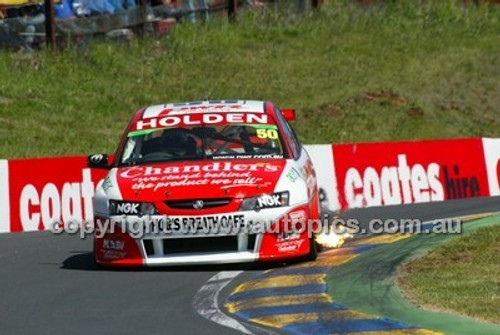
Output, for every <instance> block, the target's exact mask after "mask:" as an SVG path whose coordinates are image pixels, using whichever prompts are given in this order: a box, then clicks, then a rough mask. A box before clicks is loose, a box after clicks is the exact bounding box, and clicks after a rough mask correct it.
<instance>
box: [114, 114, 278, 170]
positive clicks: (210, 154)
mask: <svg viewBox="0 0 500 335" xmlns="http://www.w3.org/2000/svg"><path fill="white" fill-rule="evenodd" d="M282 143H283V142H282V139H281V136H280V133H279V130H278V126H277V125H275V124H253V123H247V124H244V123H243V124H220V125H217V124H216V125H213V124H210V125H201V126H195V127H187V126H181V127H178V126H177V127H175V128H173V127H169V128H160V129H148V130H141V131H132V132H130V133H129V134H128V140H127V142H126V144H125V146H124V149H123V151H122V154H121V158H120V165H122V166H123V165H137V164H145V163H159V162H171V161H185V160H219V159H281V158H284V151H283V145H282Z"/></svg>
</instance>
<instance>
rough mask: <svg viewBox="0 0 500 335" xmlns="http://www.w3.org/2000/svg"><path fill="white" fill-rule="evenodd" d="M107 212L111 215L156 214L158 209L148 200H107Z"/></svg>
mask: <svg viewBox="0 0 500 335" xmlns="http://www.w3.org/2000/svg"><path fill="white" fill-rule="evenodd" d="M109 214H111V215H139V216H142V215H156V214H158V211H157V210H156V207H155V205H154V204H152V203H150V202H133V201H120V200H109Z"/></svg>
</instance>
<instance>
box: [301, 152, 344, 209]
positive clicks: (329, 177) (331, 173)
mask: <svg viewBox="0 0 500 335" xmlns="http://www.w3.org/2000/svg"><path fill="white" fill-rule="evenodd" d="M304 147H305V148H306V150H307V153H308V154H309V156H310V157H311V160H312V162H313V165H314V170H316V175H317V178H318V187H319V188H320V189H322V190H323V191H324V192H325V195H326V201H325V202H323V203H322V204H321V205H322V206H324V207H326V208H328V209H329V210H331V211H336V210H339V209H340V203H339V193H338V188H337V176H336V174H335V161H334V157H333V150H332V145H331V144H323V145H305V146H304Z"/></svg>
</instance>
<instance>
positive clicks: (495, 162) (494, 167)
mask: <svg viewBox="0 0 500 335" xmlns="http://www.w3.org/2000/svg"><path fill="white" fill-rule="evenodd" d="M483 150H484V161H485V163H486V172H487V174H488V185H489V189H490V196H495V195H500V182H499V177H500V164H499V162H500V139H498V138H483Z"/></svg>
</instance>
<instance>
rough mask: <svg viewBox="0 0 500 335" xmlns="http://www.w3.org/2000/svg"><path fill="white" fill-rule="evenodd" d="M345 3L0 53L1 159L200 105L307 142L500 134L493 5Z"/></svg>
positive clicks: (107, 135) (113, 134) (104, 141)
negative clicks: (263, 107)
mask: <svg viewBox="0 0 500 335" xmlns="http://www.w3.org/2000/svg"><path fill="white" fill-rule="evenodd" d="M352 2H353V1H350V0H349V1H347V0H345V1H330V2H327V4H326V5H325V6H324V8H323V9H322V10H321V11H320V12H319V13H313V12H310V13H308V14H306V15H304V16H299V15H296V14H293V11H287V10H283V11H277V12H276V11H274V10H272V9H268V10H266V11H264V13H261V14H255V13H247V14H244V13H242V15H241V20H240V22H239V23H238V24H237V25H230V24H228V23H227V22H226V20H216V19H214V20H212V22H211V23H210V24H209V25H208V26H205V25H196V26H191V25H179V26H178V27H176V28H175V29H174V30H173V32H172V33H171V35H170V36H168V37H167V38H164V39H161V40H155V39H148V40H145V41H133V42H132V43H130V44H129V45H126V44H121V45H120V44H115V43H111V42H99V41H94V42H93V43H91V44H90V47H89V48H68V49H67V50H66V51H64V52H62V53H61V54H60V55H59V56H58V57H57V58H53V57H51V55H50V54H49V53H48V52H41V53H32V54H29V55H23V54H21V53H12V52H6V51H3V52H0V78H2V79H1V80H0V142H1V143H2V145H1V146H0V157H1V158H17V157H34V156H47V155H70V154H87V153H93V152H111V151H113V150H114V148H115V147H116V145H117V142H118V139H119V137H120V135H121V133H122V131H123V129H124V127H125V125H126V123H127V122H128V120H129V119H130V117H131V115H132V113H133V112H134V111H135V110H136V109H138V108H139V107H141V106H146V105H151V104H157V103H163V102H166V101H186V100H199V99H202V98H203V97H205V96H209V97H210V98H212V99H219V98H243V99H267V100H271V101H274V102H276V103H277V104H278V105H279V106H283V107H294V108H297V109H298V110H299V121H298V122H296V128H297V129H298V132H299V135H300V137H301V138H302V140H303V141H304V142H305V143H330V142H359V141H383V140H397V139H427V138H448V137H467V136H492V137H494V136H500V118H499V117H498V106H500V95H499V94H498V92H499V91H500V57H499V55H500V22H499V21H500V20H499V17H500V8H499V7H500V6H491V7H488V6H482V7H480V8H476V7H474V6H470V7H467V8H464V7H462V6H461V5H455V4H454V3H455V1H436V2H425V3H422V4H418V3H419V2H418V1H397V4H393V5H391V4H389V5H385V6H373V7H362V6H356V5H353V4H352ZM456 2H457V3H461V1H456Z"/></svg>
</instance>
